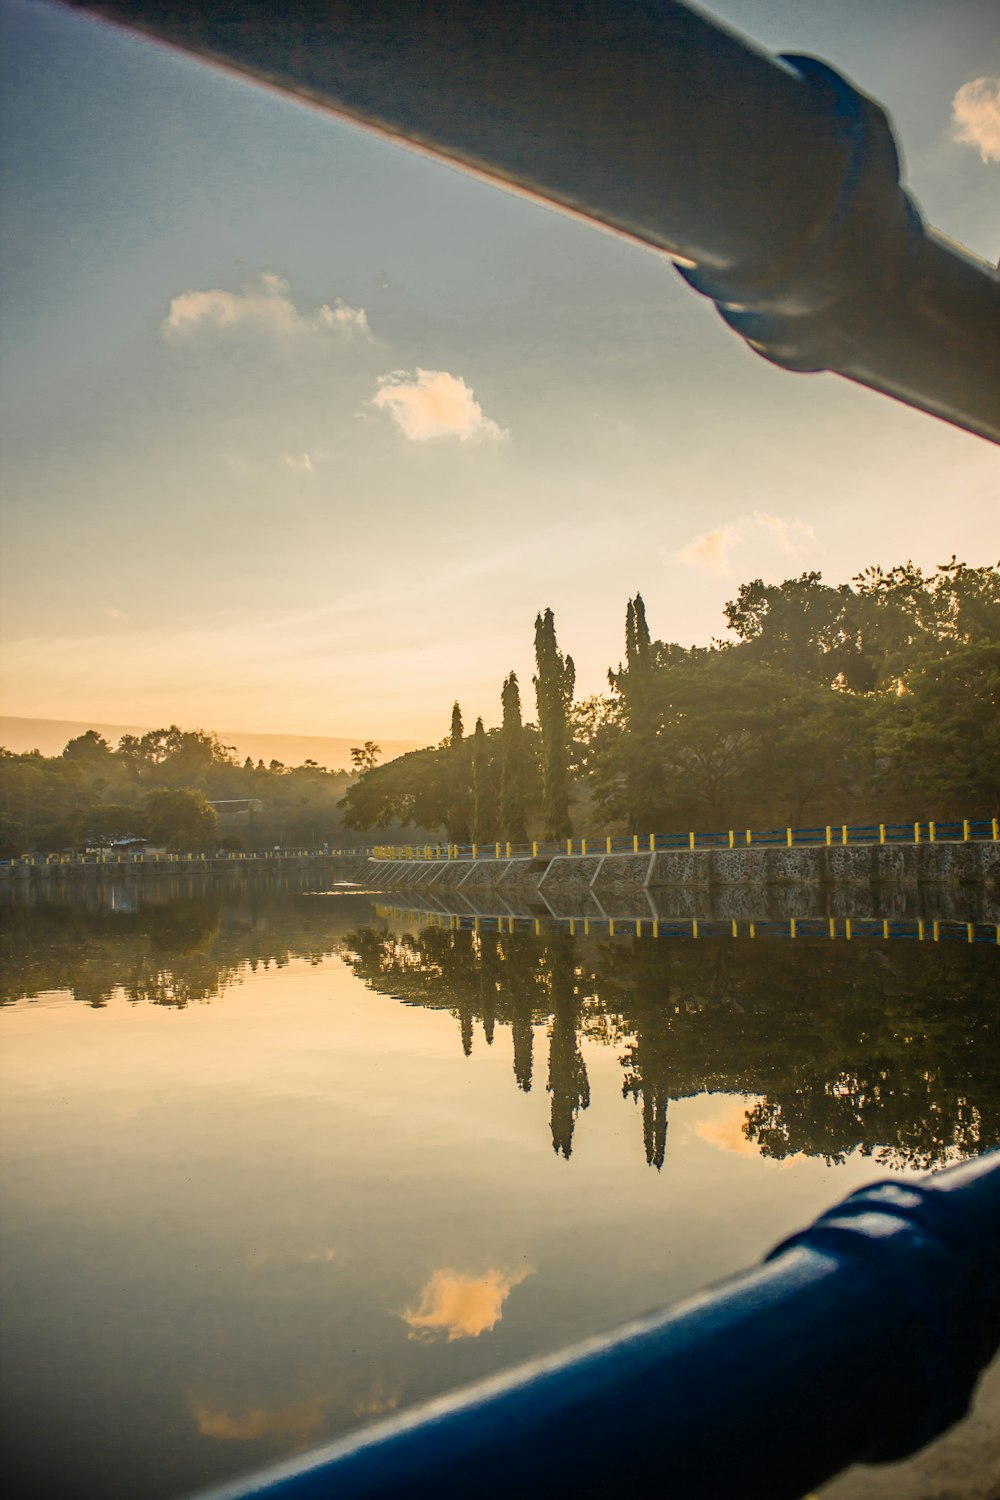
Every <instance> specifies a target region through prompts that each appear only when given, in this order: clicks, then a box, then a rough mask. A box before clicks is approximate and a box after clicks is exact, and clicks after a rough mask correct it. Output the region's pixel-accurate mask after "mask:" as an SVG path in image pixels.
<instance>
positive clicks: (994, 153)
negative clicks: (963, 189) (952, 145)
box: [951, 78, 1000, 162]
mask: <svg viewBox="0 0 1000 1500" xmlns="http://www.w3.org/2000/svg"><path fill="white" fill-rule="evenodd" d="M951 117H952V120H953V121H954V124H955V137H954V138H955V140H956V141H960V142H961V143H962V144H963V145H966V146H978V147H979V155H980V156H981V157H982V159H983V161H984V162H988V161H1000V78H974V79H973V80H972V81H971V82H970V83H963V84H962V87H961V88H960V89H959V91H958V93H957V94H956V95H955V97H954V99H953V100H952V101H951Z"/></svg>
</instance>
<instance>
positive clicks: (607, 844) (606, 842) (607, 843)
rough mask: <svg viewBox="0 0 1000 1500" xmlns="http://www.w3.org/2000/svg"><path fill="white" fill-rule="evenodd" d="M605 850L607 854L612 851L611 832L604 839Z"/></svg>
mask: <svg viewBox="0 0 1000 1500" xmlns="http://www.w3.org/2000/svg"><path fill="white" fill-rule="evenodd" d="M604 852H605V854H610V853H611V835H610V833H609V834H608V836H607V838H606V839H605V840H604Z"/></svg>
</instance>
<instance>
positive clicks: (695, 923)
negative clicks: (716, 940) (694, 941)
mask: <svg viewBox="0 0 1000 1500" xmlns="http://www.w3.org/2000/svg"><path fill="white" fill-rule="evenodd" d="M691 936H692V937H693V938H696V937H697V936H698V918H697V917H692V918H691Z"/></svg>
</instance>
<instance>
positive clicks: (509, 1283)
mask: <svg viewBox="0 0 1000 1500" xmlns="http://www.w3.org/2000/svg"><path fill="white" fill-rule="evenodd" d="M386 910H387V909H386V908H385V907H384V906H382V904H381V902H380V901H379V899H378V898H368V897H365V896H359V895H356V894H349V893H347V894H345V893H307V892H303V891H297V890H294V889H291V888H287V887H281V886H280V885H276V886H274V887H267V886H264V885H256V886H255V885H252V884H250V885H246V886H240V885H238V884H233V883H231V884H229V885H227V886H219V887H217V888H213V887H211V886H205V887H203V888H200V889H198V890H192V889H190V888H179V887H178V888H175V889H174V890H173V891H171V890H170V889H164V888H160V889H159V890H157V888H145V889H143V888H140V887H129V886H122V885H110V886H106V887H104V886H102V887H94V888H91V889H90V890H89V891H88V892H87V894H86V897H85V898H83V899H80V900H76V901H74V902H67V901H65V900H63V901H62V902H61V903H60V901H58V900H56V899H52V898H49V899H48V900H46V899H44V898H39V899H38V900H36V901H34V902H27V901H23V900H22V901H18V902H15V903H13V904H11V905H9V906H8V907H7V909H6V911H5V913H4V918H5V920H4V958H5V962H4V981H3V984H4V989H3V1000H4V1002H5V1010H4V1014H3V1016H2V1017H0V1025H2V1027H3V1031H4V1044H3V1059H4V1062H3V1070H4V1105H3V1111H4V1142H5V1150H4V1201H5V1211H4V1215H3V1225H2V1233H3V1253H4V1264H5V1280H4V1284H5V1299H4V1314H3V1316H4V1325H3V1340H4V1349H5V1351H6V1352H5V1357H4V1361H3V1380H4V1428H3V1445H2V1446H3V1451H4V1454H5V1460H6V1463H7V1464H8V1466H9V1467H10V1468H11V1470H12V1474H13V1477H14V1479H15V1482H16V1489H17V1492H18V1493H19V1494H24V1495H37V1496H43V1495H44V1496H48V1495H52V1496H55V1495H70V1494H71V1495H74V1496H90V1495H94V1496H97V1495H101V1496H107V1497H118V1496H120V1497H137V1496H149V1497H153V1500H155V1497H160V1496H163V1497H166V1496H171V1495H177V1494H181V1493H184V1492H186V1491H189V1490H191V1489H193V1488H195V1487H196V1486H198V1485H201V1484H204V1483H206V1482H209V1481H211V1480H213V1479H216V1478H221V1477H223V1476H225V1475H227V1474H232V1473H238V1472H242V1471H244V1470H246V1469H248V1468H251V1467H253V1466H254V1465H256V1464H259V1463H262V1462H265V1461H267V1460H269V1459H271V1458H273V1457H276V1456H279V1455H281V1454H284V1453H288V1452H290V1451H294V1450H296V1449H299V1448H304V1447H308V1446H310V1445H312V1444H314V1443H316V1442H319V1441H322V1440H323V1439H325V1438H328V1437H331V1436H333V1435H335V1434H337V1433H339V1432H343V1431H345V1430H349V1429H351V1428H353V1427H356V1426H358V1425H359V1424H360V1423H362V1422H365V1421H368V1420H371V1419H373V1418H374V1417H376V1416H378V1415H379V1414H383V1413H386V1412H390V1411H393V1410H396V1409H399V1408H401V1407H404V1406H407V1405H410V1404H412V1403H413V1402H416V1401H419V1400H422V1399H425V1398H426V1397H428V1396H431V1395H433V1394H436V1393H438V1392H440V1391H442V1390H446V1389H449V1388H451V1387H454V1386H456V1385H460V1384H462V1383H463V1382H465V1381H468V1380H470V1379H473V1378H475V1377H477V1376H480V1375H483V1374H485V1373H488V1372H490V1371H492V1370H495V1369H498V1368H501V1367H503V1366H505V1365H509V1364H511V1363H514V1362H516V1361H517V1360H520V1359H523V1358H525V1357H527V1356H530V1355H533V1354H536V1353H541V1352H543V1351H546V1350H551V1349H555V1348H558V1347H560V1346H562V1345H565V1344H567V1343H569V1342H571V1341H573V1340H576V1339H578V1338H580V1337H582V1336H584V1335H586V1334H588V1333H591V1332H596V1331H599V1330H602V1329H605V1328H607V1327H608V1326H610V1325H613V1324H614V1323H616V1322H618V1321H621V1320H623V1319H625V1318H627V1317H630V1316H633V1315H635V1314H636V1313H639V1312H641V1311H644V1310H646V1309H648V1308H650V1307H653V1306H656V1305H658V1304H660V1303H663V1302H665V1301H669V1300H671V1299H672V1298H674V1297H677V1296H679V1295H681V1294H683V1293H686V1292H688V1291H691V1290H693V1289H695V1288H696V1287H699V1286H702V1285H704V1284H706V1283H707V1282H709V1281H711V1280H713V1279H715V1278H717V1277H719V1276H722V1275H725V1274H727V1273H729V1272H731V1271H733V1270H735V1269H737V1268H739V1267H741V1266H745V1265H748V1264H750V1263H752V1262H753V1261H754V1260H755V1259H757V1258H758V1257H759V1256H760V1255H761V1254H763V1253H764V1252H765V1251H766V1250H767V1249H768V1248H770V1246H771V1245H772V1244H773V1243H774V1242H775V1241H776V1240H777V1239H779V1238H781V1237H782V1236H783V1235H784V1234H786V1233H787V1232H788V1231H789V1230H791V1229H792V1228H794V1227H795V1226H797V1225H799V1224H801V1223H802V1222H804V1221H805V1220H807V1219H808V1218H810V1217H811V1216H813V1215H815V1214H816V1213H818V1212H819V1211H820V1210H821V1209H822V1208H824V1207H825V1206H827V1205H828V1204H829V1203H830V1202H831V1201H833V1200H835V1199H836V1198H837V1197H838V1196H840V1195H842V1194H844V1193H846V1192H848V1191H850V1190H851V1188H853V1187H855V1186H857V1185H859V1184H860V1183H862V1182H865V1181H868V1180H870V1179H871V1178H872V1177H873V1176H876V1175H879V1174H880V1173H884V1172H886V1171H892V1172H897V1173H902V1174H905V1173H907V1172H911V1171H915V1170H920V1169H924V1168H926V1167H929V1166H934V1165H938V1164H942V1163H945V1162H948V1161H951V1160H958V1159H961V1158H962V1157H963V1156H964V1155H967V1154H974V1153H975V1152H977V1151H979V1150H982V1149H985V1148H986V1147H989V1146H992V1145H996V1144H997V1143H998V1142H1000V1067H998V1063H1000V1041H998V1027H997V1020H996V1007H995V989H996V978H997V970H998V964H997V953H996V950H995V949H991V948H989V947H987V946H985V945H965V944H960V943H954V944H943V945H938V946H934V945H929V944H916V943H904V942H892V943H878V942H874V941H872V942H866V943H861V942H854V943H847V942H826V943H822V942H819V941H816V942H811V941H800V942H797V943H794V944H793V943H789V942H779V941H772V942H767V941H756V942H748V941H740V940H731V941H725V940H721V939H720V940H718V941H711V942H705V941H702V942H694V941H691V940H681V939H676V940H664V939H660V940H659V941H654V940H652V939H651V938H648V937H647V938H636V937H634V936H627V935H626V936H615V937H609V936H608V935H607V932H606V931H605V932H604V933H595V932H591V933H589V934H587V935H586V936H584V935H582V934H580V933H576V934H574V935H571V934H570V933H569V931H568V930H567V929H566V928H565V926H563V927H559V926H557V925H556V924H548V925H547V926H546V925H544V924H539V930H538V931H537V932H535V931H534V930H529V931H525V932H520V931H519V932H514V933H510V932H499V931H497V930H496V924H494V926H493V928H492V930H491V927H490V924H488V923H481V924H479V930H478V931H477V930H473V929H470V928H469V927H468V925H467V926H466V927H464V928H458V927H450V926H447V925H445V924H442V923H441V922H440V921H436V922H433V923H432V922H431V921H430V920H429V919H421V918H420V917H419V915H418V914H415V915H414V918H413V919H412V920H403V919H401V918H400V917H399V916H398V915H395V916H389V915H386ZM997 1405H998V1404H997V1403H996V1402H995V1401H994V1403H993V1407H990V1406H989V1404H988V1403H987V1404H986V1405H985V1406H984V1408H983V1411H982V1412H981V1413H980V1414H979V1415H978V1416H977V1417H975V1418H974V1419H973V1421H972V1422H971V1423H970V1424H967V1426H966V1429H965V1433H964V1437H963V1436H962V1435H960V1436H959V1438H958V1439H954V1438H953V1439H949V1440H947V1441H948V1443H949V1444H950V1445H951V1446H950V1448H949V1447H947V1446H946V1447H944V1449H943V1450H942V1448H941V1446H940V1445H939V1449H938V1450H937V1453H932V1455H931V1456H930V1458H929V1459H925V1460H922V1461H919V1462H918V1463H917V1465H916V1466H914V1465H913V1464H910V1465H908V1466H905V1468H904V1469H903V1470H899V1469H896V1470H892V1471H870V1470H858V1471H855V1474H854V1475H849V1476H847V1477H845V1478H844V1479H842V1480H840V1481H837V1482H836V1484H835V1486H833V1487H832V1488H831V1491H830V1493H831V1494H835V1493H836V1494H840V1493H843V1495H844V1496H847V1495H848V1494H850V1495H859V1496H860V1495H864V1494H879V1495H881V1494H883V1493H884V1494H886V1495H888V1494H903V1495H912V1496H914V1497H915V1496H918V1495H923V1494H926V1495H928V1496H930V1495H931V1494H935V1495H952V1494H954V1495H955V1496H956V1497H958V1496H959V1495H972V1494H976V1493H981V1494H983V1495H984V1496H985V1495H988V1494H990V1493H991V1486H994V1481H995V1480H996V1479H997V1478H998V1476H996V1474H995V1471H994V1475H993V1477H992V1478H991V1477H989V1476H988V1475H987V1468H988V1464H989V1462H990V1460H989V1459H987V1458H986V1457H984V1455H985V1454H987V1453H989V1452H990V1448H989V1438H990V1431H991V1430H992V1429H990V1426H989V1424H990V1423H991V1422H995V1419H996V1408H997ZM991 1412H992V1415H991ZM963 1443H964V1446H962V1445H963ZM942 1451H943V1455H944V1456H943V1457H942V1456H941V1454H942ZM993 1451H997V1450H993ZM921 1463H922V1464H923V1468H922V1469H921V1467H920V1465H921ZM928 1465H929V1466H928ZM935 1465H936V1467H935ZM921 1476H922V1477H921ZM928 1476H930V1477H928ZM949 1484H950V1485H951V1486H952V1488H950V1489H949V1488H948V1485H949ZM880 1485H882V1486H885V1485H888V1486H889V1487H888V1488H879V1486H880ZM984 1485H985V1488H984V1487H983V1486H984ZM907 1486H909V1488H907ZM928 1486H930V1487H928ZM935 1486H936V1487H935ZM977 1486H978V1488H977Z"/></svg>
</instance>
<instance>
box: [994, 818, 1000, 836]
mask: <svg viewBox="0 0 1000 1500" xmlns="http://www.w3.org/2000/svg"><path fill="white" fill-rule="evenodd" d="M993 837H994V838H995V839H1000V818H994V819H993Z"/></svg>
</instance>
